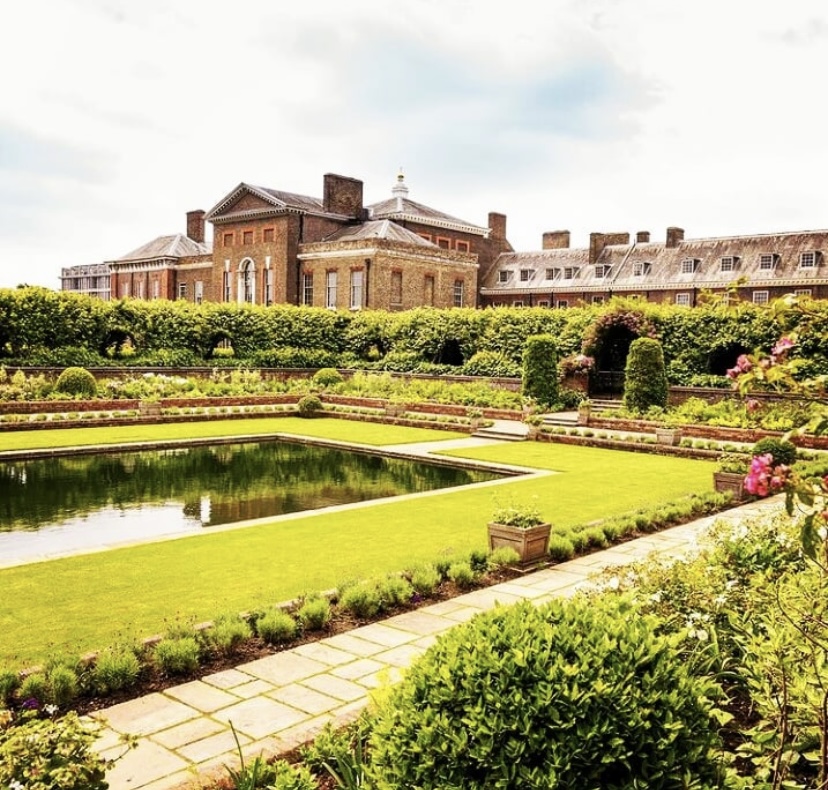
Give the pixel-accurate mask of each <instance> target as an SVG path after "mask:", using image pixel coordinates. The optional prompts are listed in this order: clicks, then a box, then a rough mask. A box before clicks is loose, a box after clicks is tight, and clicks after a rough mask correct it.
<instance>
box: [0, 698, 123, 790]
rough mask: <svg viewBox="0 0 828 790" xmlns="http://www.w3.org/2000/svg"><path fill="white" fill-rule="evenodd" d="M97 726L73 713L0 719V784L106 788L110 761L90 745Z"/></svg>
mask: <svg viewBox="0 0 828 790" xmlns="http://www.w3.org/2000/svg"><path fill="white" fill-rule="evenodd" d="M96 734H97V728H92V727H90V726H89V725H87V724H83V723H81V721H80V719H79V718H78V716H77V714H76V713H69V714H67V715H66V716H63V717H62V718H59V719H54V720H52V719H34V718H33V719H29V720H26V721H22V722H18V723H15V725H14V726H8V725H6V726H4V724H3V723H2V722H0V787H7V788H20V790H26V789H27V788H31V789H32V790H41V789H42V790H50V789H51V788H55V790H106V788H108V787H109V783H108V782H107V781H106V780H105V778H104V775H105V773H106V769H107V768H108V767H110V766H111V765H112V763H111V762H107V761H105V760H103V759H101V758H100V757H99V756H98V754H97V752H96V751H95V750H94V748H93V744H94V742H95V738H96Z"/></svg>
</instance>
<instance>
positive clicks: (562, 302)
mask: <svg viewBox="0 0 828 790" xmlns="http://www.w3.org/2000/svg"><path fill="white" fill-rule="evenodd" d="M555 307H557V308H558V309H559V310H563V309H565V308H567V307H569V299H558V301H557V302H556V303H555Z"/></svg>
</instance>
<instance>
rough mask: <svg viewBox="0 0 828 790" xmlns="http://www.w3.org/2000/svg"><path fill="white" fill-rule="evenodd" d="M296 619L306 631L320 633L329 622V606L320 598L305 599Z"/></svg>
mask: <svg viewBox="0 0 828 790" xmlns="http://www.w3.org/2000/svg"><path fill="white" fill-rule="evenodd" d="M296 617H297V618H298V619H299V622H300V623H301V624H302V628H304V629H305V630H306V631H320V630H322V629H323V628H324V627H325V626H326V625H327V624H328V622H330V619H331V604H330V602H329V601H328V599H327V598H323V597H322V596H319V597H312V598H307V599H306V600H305V602H304V603H303V604H302V605H301V606H300V607H299V611H298V612H297V613H296Z"/></svg>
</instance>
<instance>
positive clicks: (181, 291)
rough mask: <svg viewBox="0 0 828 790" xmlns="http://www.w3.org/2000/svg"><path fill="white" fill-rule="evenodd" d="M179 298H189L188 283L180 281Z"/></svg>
mask: <svg viewBox="0 0 828 790" xmlns="http://www.w3.org/2000/svg"><path fill="white" fill-rule="evenodd" d="M178 298H179V299H186V298H187V283H179V284H178Z"/></svg>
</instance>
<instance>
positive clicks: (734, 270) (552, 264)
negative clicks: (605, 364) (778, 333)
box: [482, 230, 828, 294]
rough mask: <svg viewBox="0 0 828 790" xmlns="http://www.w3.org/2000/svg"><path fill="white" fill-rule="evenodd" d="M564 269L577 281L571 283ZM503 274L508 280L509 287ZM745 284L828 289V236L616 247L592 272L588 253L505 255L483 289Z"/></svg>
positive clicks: (771, 236)
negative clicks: (812, 259)
mask: <svg viewBox="0 0 828 790" xmlns="http://www.w3.org/2000/svg"><path fill="white" fill-rule="evenodd" d="M807 252H815V253H818V254H817V256H816V258H817V261H816V264H817V265H815V266H813V267H810V268H803V267H801V266H800V259H801V255H802V253H807ZM819 253H821V254H819ZM762 256H772V265H770V266H769V267H768V263H767V259H765V264H764V267H765V268H763V264H762V260H763V257H762ZM722 259H725V262H724V263H723V260H722ZM686 262H690V263H686ZM556 269H557V270H560V271H555V270H556ZM565 269H569V271H567V272H566V273H569V274H572V275H573V276H572V277H570V278H565V277H564V273H565V272H564V270H565ZM520 270H528V271H529V274H528V276H527V275H525V274H524V275H522V276H521V275H520V274H519V271H520ZM501 271H506V272H507V274H506V275H504V276H503V277H504V279H503V280H501V275H500V274H499V273H500V272H501ZM547 273H548V274H550V276H549V277H547ZM523 277H526V278H527V279H523ZM740 279H743V280H744V281H745V284H746V285H750V286H752V287H755V286H760V287H761V286H774V285H775V286H783V287H788V286H800V285H808V284H810V283H815V282H828V231H825V230H818V231H799V232H792V233H772V234H762V235H757V236H727V237H721V238H710V239H691V240H685V241H681V242H679V243H678V245H677V246H675V247H667V246H666V245H665V244H664V243H663V242H661V243H650V242H647V243H635V242H634V243H632V244H610V245H607V246H606V247H604V248H603V250H601V252H600V254H599V255H598V257H597V259H596V260H595V261H594V262H593V263H592V264H590V261H589V249H587V248H577V249H570V248H564V249H554V250H541V251H535V252H516V253H504V254H501V255H500V256H498V258H497V260H496V261H495V264H494V266H493V267H492V269H491V271H490V273H489V275H488V277H487V279H486V282H484V283H483V284H482V285H483V290H484V291H485V292H486V293H487V294H496V293H499V292H500V293H507V292H509V293H517V292H527V293H528V292H532V293H535V292H543V291H545V292H548V291H555V292H556V293H557V292H565V291H567V290H569V291H571V292H578V291H584V290H593V291H596V290H602V291H606V290H612V291H616V292H623V291H635V290H639V291H640V290H667V289H669V290H681V289H682V288H685V287H686V288H687V289H688V290H689V289H698V288H719V289H721V288H726V287H728V286H729V285H732V284H733V283H734V282H736V281H737V280H740Z"/></svg>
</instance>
